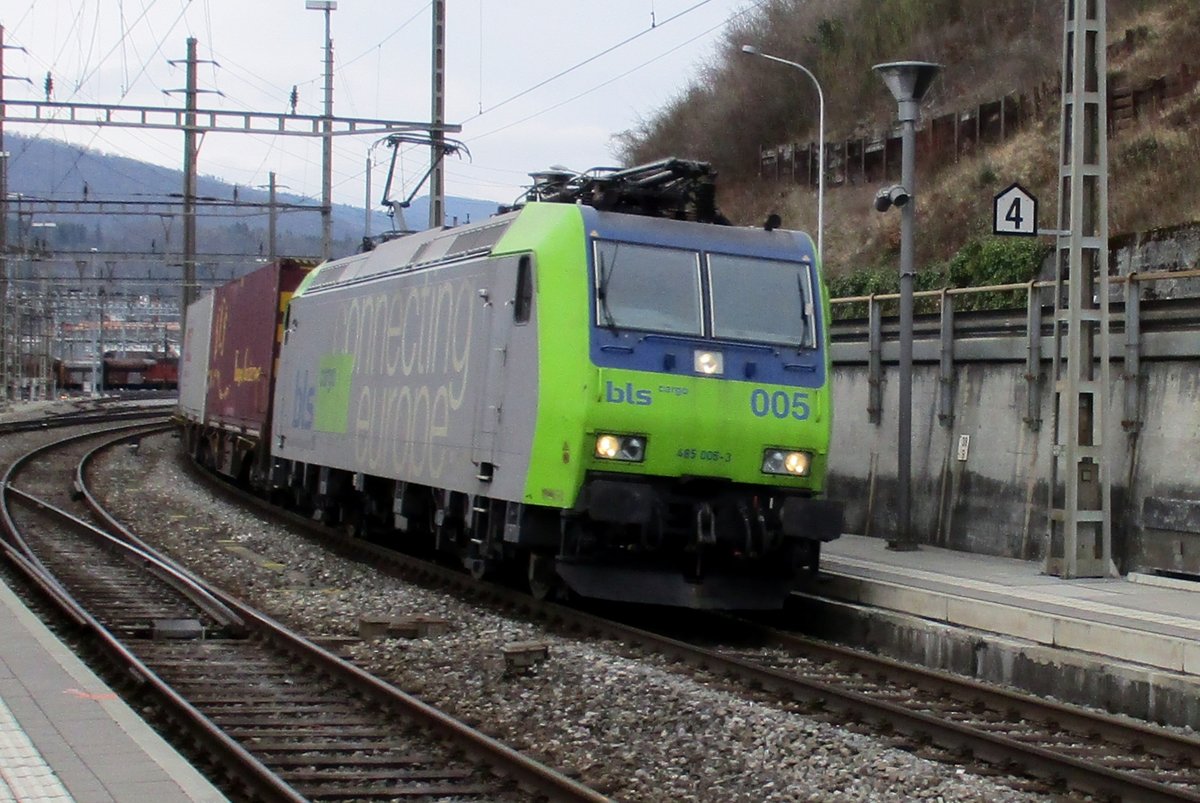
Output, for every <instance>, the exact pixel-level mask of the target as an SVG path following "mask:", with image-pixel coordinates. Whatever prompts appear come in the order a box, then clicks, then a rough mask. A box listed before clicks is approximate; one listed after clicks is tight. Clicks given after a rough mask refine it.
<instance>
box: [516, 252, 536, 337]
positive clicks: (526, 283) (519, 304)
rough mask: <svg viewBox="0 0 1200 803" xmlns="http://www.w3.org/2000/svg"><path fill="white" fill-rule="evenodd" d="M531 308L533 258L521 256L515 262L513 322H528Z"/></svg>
mask: <svg viewBox="0 0 1200 803" xmlns="http://www.w3.org/2000/svg"><path fill="white" fill-rule="evenodd" d="M532 309H533V260H532V259H530V258H529V257H528V256H523V257H521V261H520V262H518V263H517V292H516V298H515V299H514V300H513V322H514V323H529V312H530V310H532Z"/></svg>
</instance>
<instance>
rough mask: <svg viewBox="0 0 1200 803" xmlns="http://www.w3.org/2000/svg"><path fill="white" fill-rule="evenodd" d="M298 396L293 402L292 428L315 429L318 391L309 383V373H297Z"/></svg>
mask: <svg viewBox="0 0 1200 803" xmlns="http://www.w3.org/2000/svg"><path fill="white" fill-rule="evenodd" d="M295 387H296V396H295V398H294V399H293V400H292V426H293V427H295V428H296V429H304V430H309V429H312V427H313V401H314V397H315V396H316V395H317V389H316V388H314V387H313V386H312V384H311V383H310V382H309V381H308V371H304V372H303V373H300V372H297V373H296V386H295Z"/></svg>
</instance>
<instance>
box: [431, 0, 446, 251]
mask: <svg viewBox="0 0 1200 803" xmlns="http://www.w3.org/2000/svg"><path fill="white" fill-rule="evenodd" d="M432 75H433V109H432V113H431V115H430V122H431V123H432V124H433V130H432V131H431V132H430V135H429V143H430V154H429V159H430V162H429V228H431V229H440V228H441V227H442V224H443V223H445V221H446V174H445V169H444V167H443V162H442V160H443V158H444V156H445V143H446V135H445V133H444V131H443V130H442V128H441V126H443V125H444V124H445V122H446V0H433V74H432Z"/></svg>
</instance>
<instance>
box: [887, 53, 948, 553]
mask: <svg viewBox="0 0 1200 803" xmlns="http://www.w3.org/2000/svg"><path fill="white" fill-rule="evenodd" d="M873 69H874V70H875V72H877V73H879V77H880V78H882V79H883V82H884V83H885V84H887V88H888V89H890V90H891V92H892V96H893V97H894V98H895V99H896V102H897V103H898V104H900V109H899V113H898V115H897V117H898V118H899V120H900V124H901V126H902V128H903V139H902V141H901V148H902V154H901V169H900V185H899V186H896V187H889V188H886V189H884V190H882V191H881V192H880V193H879V195H877V196H875V208H876V209H878V210H879V211H881V212H882V211H885V210H887V209H888V208H889V207H891V206H898V207H901V209H900V213H901V217H900V402H899V405H900V409H899V411H898V417H899V425H898V427H897V448H896V495H897V498H896V535H895V537H894V538H893V539H892V540H890V541H888V548H889V549H895V550H902V551H904V550H912V549H916V548H917V543H916V540H915V539H914V538H913V536H912V513H911V505H910V502H911V500H912V347H913V250H914V247H913V246H914V237H915V234H914V228H915V222H916V215H917V213H916V207H917V203H916V200H915V199H914V197H913V196H914V191H915V189H916V180H917V178H916V173H917V169H916V167H917V155H916V154H917V142H916V126H917V118H918V117H919V116H920V107H921V98H923V97H924V96H925V93H926V92H928V91H929V85H930V84H932V83H933V79H934V78H936V77H937V74H938V72H939V71H940V70H941V69H942V68H941V65H938V64H930V63H929V62H925V61H894V62H891V63H889V64H876V65H875V67H874V68H873Z"/></svg>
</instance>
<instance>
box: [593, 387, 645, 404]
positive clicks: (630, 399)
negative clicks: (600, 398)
mask: <svg viewBox="0 0 1200 803" xmlns="http://www.w3.org/2000/svg"><path fill="white" fill-rule="evenodd" d="M604 400H605V401H607V402H610V403H612V404H636V405H639V406H645V405H647V404H651V403H652V402H653V401H654V400H653V399H652V398H651V397H650V391H649V390H634V388H633V383H632V382H626V383H625V387H623V388H619V387H617V386H616V385H614V384H613V383H612V382H608V383H606V384H605V387H604Z"/></svg>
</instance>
